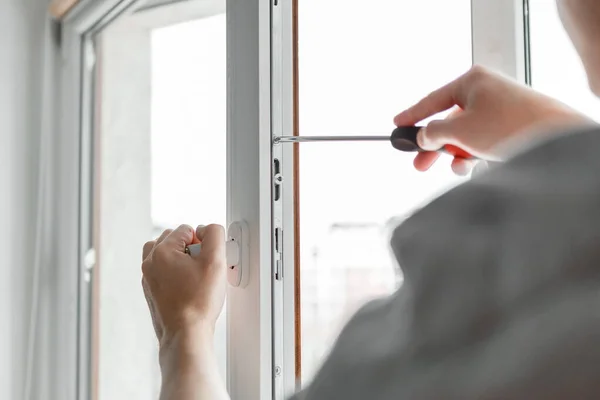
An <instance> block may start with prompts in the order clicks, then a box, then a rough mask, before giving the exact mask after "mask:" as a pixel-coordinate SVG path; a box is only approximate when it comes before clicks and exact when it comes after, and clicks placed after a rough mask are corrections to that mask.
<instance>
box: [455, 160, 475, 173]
mask: <svg viewBox="0 0 600 400" xmlns="http://www.w3.org/2000/svg"><path fill="white" fill-rule="evenodd" d="M475 164H476V163H475V162H474V161H473V160H466V159H464V158H460V157H454V159H453V160H452V171H453V172H454V173H455V174H456V175H458V176H467V175H469V174H470V173H471V171H472V170H473V167H475Z"/></svg>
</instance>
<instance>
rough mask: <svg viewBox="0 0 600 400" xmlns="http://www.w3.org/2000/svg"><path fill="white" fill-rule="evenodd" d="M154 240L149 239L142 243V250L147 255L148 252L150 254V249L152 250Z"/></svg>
mask: <svg viewBox="0 0 600 400" xmlns="http://www.w3.org/2000/svg"><path fill="white" fill-rule="evenodd" d="M155 243H156V242H155V241H153V240H151V241H149V242H146V243H144V247H143V252H144V254H145V255H146V256H147V255H148V254H150V251H151V250H152V248H153V247H154V244H155Z"/></svg>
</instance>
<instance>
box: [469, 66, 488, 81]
mask: <svg viewBox="0 0 600 400" xmlns="http://www.w3.org/2000/svg"><path fill="white" fill-rule="evenodd" d="M468 75H470V77H471V78H472V79H476V80H477V79H481V78H484V77H486V76H487V75H488V71H487V69H486V68H485V67H484V66H481V65H479V64H475V65H473V66H472V67H471V69H470V70H469V73H468Z"/></svg>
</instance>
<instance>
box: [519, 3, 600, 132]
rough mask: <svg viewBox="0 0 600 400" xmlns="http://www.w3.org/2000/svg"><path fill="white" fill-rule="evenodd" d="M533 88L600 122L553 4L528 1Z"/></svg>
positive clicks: (598, 108) (596, 104) (599, 104)
mask: <svg viewBox="0 0 600 400" xmlns="http://www.w3.org/2000/svg"><path fill="white" fill-rule="evenodd" d="M529 18H530V42H531V76H532V86H533V88H534V89H536V90H539V91H540V92H542V93H545V94H547V95H549V96H552V97H555V98H557V99H559V100H561V101H563V102H565V103H567V104H568V105H570V106H571V107H573V108H575V109H577V110H579V111H581V112H583V113H585V114H587V115H588V116H590V117H592V118H594V119H596V120H598V121H600V102H599V101H598V99H597V98H596V97H595V96H594V95H593V93H592V92H591V91H590V89H589V87H588V82H587V77H586V74H585V70H584V69H583V65H582V64H581V60H580V59H579V56H578V55H577V52H576V51H575V48H574V47H573V44H572V43H571V41H570V39H569V37H568V35H567V33H566V32H565V30H564V28H563V26H562V24H561V22H560V19H559V16H558V10H557V8H556V3H555V2H554V1H547V0H529Z"/></svg>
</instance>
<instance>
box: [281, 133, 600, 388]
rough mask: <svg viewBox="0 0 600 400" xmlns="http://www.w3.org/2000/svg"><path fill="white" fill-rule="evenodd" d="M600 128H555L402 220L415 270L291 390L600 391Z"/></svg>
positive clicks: (367, 309)
mask: <svg viewBox="0 0 600 400" xmlns="http://www.w3.org/2000/svg"><path fill="white" fill-rule="evenodd" d="M599 152H600V131H598V130H597V128H594V129H591V130H586V131H582V132H578V133H576V134H575V133H574V134H573V135H565V136H562V137H557V138H553V139H552V140H549V141H548V142H546V143H542V144H540V145H539V146H537V147H535V148H532V149H530V150H528V151H526V152H524V153H522V154H519V155H517V156H516V157H514V158H513V159H511V160H509V161H507V162H506V163H505V164H502V165H499V166H496V167H495V168H493V169H491V170H489V171H488V172H486V173H484V174H482V175H481V176H477V177H475V178H474V179H472V180H471V181H470V182H468V183H466V184H464V185H461V186H459V187H457V188H455V189H454V190H451V191H450V192H448V193H446V194H444V195H443V196H441V197H440V198H438V199H436V200H435V201H433V202H432V203H431V204H429V205H428V206H427V207H424V208H423V209H421V210H420V211H419V212H417V213H416V214H415V215H413V216H412V217H410V218H409V219H408V220H406V221H405V222H404V223H403V224H402V225H401V226H399V227H398V228H397V229H396V230H395V233H394V235H393V238H392V243H391V245H392V249H393V251H394V254H395V256H396V258H397V260H398V263H399V265H401V267H402V269H403V274H404V278H405V280H404V285H403V287H402V288H401V289H400V290H399V291H398V292H396V293H395V294H393V295H392V296H390V297H388V298H385V299H380V300H377V301H375V302H371V303H369V304H367V305H366V306H364V307H363V308H362V309H361V310H360V311H359V312H358V313H357V314H356V315H355V316H354V317H353V318H352V319H351V320H350V322H349V323H348V324H347V326H346V327H345V328H344V329H343V331H342V333H341V334H340V336H339V338H338V340H337V342H336V344H335V345H334V347H333V350H332V351H331V353H330V356H329V357H328V358H327V360H326V361H325V362H324V363H323V366H322V368H321V369H320V371H319V372H318V373H317V375H316V376H315V378H314V380H313V382H311V383H310V384H309V385H308V386H307V387H306V389H305V390H304V391H303V392H302V393H299V394H298V395H297V396H296V397H295V398H293V400H330V399H340V400H365V399H367V400H371V399H372V400H399V399H410V400H430V399H444V400H454V399H457V400H459V399H460V400H476V399H477V400H478V399H483V398H486V399H505V398H510V399H511V400H521V399H523V400H525V399H532V398H536V399H578V400H586V399H590V400H591V399H597V398H598V393H600V368H598V367H597V366H598V365H600V346H598V343H600V312H598V306H599V304H600V267H599V266H600V222H599V221H600V157H599V156H598V154H599Z"/></svg>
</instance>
